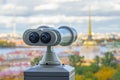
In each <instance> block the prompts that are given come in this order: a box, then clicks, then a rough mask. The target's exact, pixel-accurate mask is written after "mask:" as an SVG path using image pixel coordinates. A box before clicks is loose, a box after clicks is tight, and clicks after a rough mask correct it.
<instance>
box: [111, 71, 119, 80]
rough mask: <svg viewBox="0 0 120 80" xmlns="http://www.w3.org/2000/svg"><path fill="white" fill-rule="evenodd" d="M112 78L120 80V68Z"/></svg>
mask: <svg viewBox="0 0 120 80" xmlns="http://www.w3.org/2000/svg"><path fill="white" fill-rule="evenodd" d="M112 80H120V70H117V71H116V72H115V74H114V75H113V77H112Z"/></svg>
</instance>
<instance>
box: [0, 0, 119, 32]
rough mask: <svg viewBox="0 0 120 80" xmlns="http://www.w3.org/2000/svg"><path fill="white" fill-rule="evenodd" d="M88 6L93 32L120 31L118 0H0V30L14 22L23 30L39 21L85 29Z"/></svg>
mask: <svg viewBox="0 0 120 80" xmlns="http://www.w3.org/2000/svg"><path fill="white" fill-rule="evenodd" d="M89 7H91V16H92V17H91V19H92V28H93V32H95V33H96V32H99V33H110V32H120V0H0V33H10V32H12V31H13V26H16V30H17V33H20V34H22V33H23V32H24V31H25V30H26V29H28V28H37V27H39V26H40V25H48V26H51V27H59V26H62V25H66V26H71V27H74V28H75V29H77V31H78V32H82V33H87V27H88V15H89V13H88V10H89Z"/></svg>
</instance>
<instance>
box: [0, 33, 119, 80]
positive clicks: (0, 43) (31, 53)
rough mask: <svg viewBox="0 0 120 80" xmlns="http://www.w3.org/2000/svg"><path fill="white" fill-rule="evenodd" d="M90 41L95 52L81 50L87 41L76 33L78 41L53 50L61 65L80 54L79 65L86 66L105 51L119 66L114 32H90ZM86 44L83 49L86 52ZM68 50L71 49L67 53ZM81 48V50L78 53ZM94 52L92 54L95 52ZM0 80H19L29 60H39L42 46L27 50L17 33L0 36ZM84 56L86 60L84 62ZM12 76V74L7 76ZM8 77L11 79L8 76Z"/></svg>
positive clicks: (85, 36) (117, 39)
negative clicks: (13, 79)
mask: <svg viewBox="0 0 120 80" xmlns="http://www.w3.org/2000/svg"><path fill="white" fill-rule="evenodd" d="M92 34H93V35H92V38H93V40H94V41H96V42H97V45H96V46H98V47H99V50H98V49H96V48H93V47H92V52H91V53H90V50H89V51H88V52H86V51H87V50H86V48H84V49H85V51H84V49H83V46H86V45H84V44H83V43H84V42H85V41H86V40H87V37H88V34H83V33H79V35H78V39H77V40H76V42H74V43H73V44H72V45H70V46H68V47H61V46H57V47H55V48H54V51H55V52H56V53H57V55H58V56H59V57H60V59H61V62H62V63H64V64H70V61H69V56H71V55H79V56H81V55H82V54H84V55H83V56H84V62H83V63H82V65H90V64H91V63H93V62H94V58H95V56H97V55H98V53H99V55H98V56H102V55H104V53H105V52H107V51H110V52H112V54H114V56H115V58H116V62H117V63H120V34H118V33H106V34H101V33H92ZM89 48H90V47H89V45H87V49H89ZM71 49H72V50H71ZM81 49H82V50H81ZM94 49H95V50H96V51H97V52H96V51H95V50H94ZM0 51H1V52H0V78H1V79H2V78H3V77H4V78H6V79H4V80H8V78H10V77H16V78H19V79H20V80H21V79H23V71H24V70H26V69H27V68H29V67H31V66H32V61H34V59H35V58H37V57H42V56H43V54H44V53H45V51H46V50H45V47H31V46H28V45H26V44H25V43H24V42H23V40H22V36H20V35H18V34H0ZM90 56H92V57H91V58H89V57H90ZM86 57H87V59H86ZM11 74H12V75H11ZM9 75H11V76H9Z"/></svg>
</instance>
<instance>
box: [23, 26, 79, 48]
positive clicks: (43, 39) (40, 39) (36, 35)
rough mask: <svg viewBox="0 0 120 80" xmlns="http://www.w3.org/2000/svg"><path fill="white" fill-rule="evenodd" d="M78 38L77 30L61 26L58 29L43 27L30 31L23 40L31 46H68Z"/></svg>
mask: <svg viewBox="0 0 120 80" xmlns="http://www.w3.org/2000/svg"><path fill="white" fill-rule="evenodd" d="M76 38H77V32H76V30H75V29H73V28H71V27H67V26H61V27H59V28H58V29H54V28H52V27H47V26H41V27H38V28H37V29H28V30H26V31H25V32H24V34H23V40H24V42H25V43H26V44H28V45H31V46H55V45H58V44H60V45H62V46H67V45H70V44H71V43H72V42H74V41H75V40H76Z"/></svg>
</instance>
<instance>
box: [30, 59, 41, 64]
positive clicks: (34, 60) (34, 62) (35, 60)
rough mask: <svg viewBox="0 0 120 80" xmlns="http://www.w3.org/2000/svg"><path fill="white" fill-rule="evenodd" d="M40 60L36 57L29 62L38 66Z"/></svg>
mask: <svg viewBox="0 0 120 80" xmlns="http://www.w3.org/2000/svg"><path fill="white" fill-rule="evenodd" d="M40 60H41V57H36V58H34V59H33V61H32V62H31V65H32V66H34V65H37V64H39V61H40Z"/></svg>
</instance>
